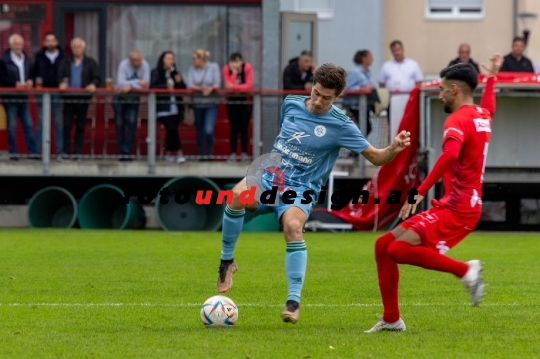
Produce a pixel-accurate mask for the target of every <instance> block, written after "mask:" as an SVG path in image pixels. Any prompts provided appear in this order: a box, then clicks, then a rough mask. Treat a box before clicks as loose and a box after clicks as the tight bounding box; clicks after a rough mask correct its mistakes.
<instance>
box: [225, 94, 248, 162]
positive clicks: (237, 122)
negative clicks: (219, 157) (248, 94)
mask: <svg viewBox="0 0 540 359" xmlns="http://www.w3.org/2000/svg"><path fill="white" fill-rule="evenodd" d="M227 115H228V117H229V125H230V126H231V135H230V138H229V140H230V143H231V153H236V150H237V148H238V133H240V148H241V151H242V152H246V153H247V147H248V127H249V120H250V118H251V106H250V105H244V104H240V105H227Z"/></svg>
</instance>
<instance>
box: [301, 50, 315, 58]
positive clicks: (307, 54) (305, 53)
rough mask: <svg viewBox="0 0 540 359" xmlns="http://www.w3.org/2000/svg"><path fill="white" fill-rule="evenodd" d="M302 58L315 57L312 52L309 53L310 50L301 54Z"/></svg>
mask: <svg viewBox="0 0 540 359" xmlns="http://www.w3.org/2000/svg"><path fill="white" fill-rule="evenodd" d="M302 56H309V57H313V54H312V53H311V51H308V50H304V51H302V52H301V53H300V57H302Z"/></svg>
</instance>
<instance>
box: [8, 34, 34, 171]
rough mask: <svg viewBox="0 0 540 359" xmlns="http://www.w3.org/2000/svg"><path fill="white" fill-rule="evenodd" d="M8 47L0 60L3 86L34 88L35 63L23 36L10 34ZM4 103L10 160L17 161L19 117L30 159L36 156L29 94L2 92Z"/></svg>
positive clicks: (22, 88)
mask: <svg viewBox="0 0 540 359" xmlns="http://www.w3.org/2000/svg"><path fill="white" fill-rule="evenodd" d="M8 42H9V49H8V50H6V51H5V52H4V54H3V55H2V58H1V59H0V85H1V86H3V87H13V88H17V89H21V90H24V89H28V90H29V89H31V88H32V86H33V81H32V75H33V74H32V64H31V63H30V59H29V58H28V57H27V56H26V54H25V53H24V51H23V48H24V39H23V37H22V36H21V35H19V34H13V35H11V36H10V37H9V40H8ZM2 103H3V104H4V109H5V111H6V117H7V138H8V146H9V154H10V159H11V160H14V161H17V160H18V159H19V155H18V153H17V144H16V131H17V117H19V119H20V120H21V123H22V125H23V130H24V139H25V141H26V147H27V150H28V158H32V159H33V158H37V156H36V143H35V141H34V133H33V129H32V119H31V118H30V109H29V107H28V96H27V95H2Z"/></svg>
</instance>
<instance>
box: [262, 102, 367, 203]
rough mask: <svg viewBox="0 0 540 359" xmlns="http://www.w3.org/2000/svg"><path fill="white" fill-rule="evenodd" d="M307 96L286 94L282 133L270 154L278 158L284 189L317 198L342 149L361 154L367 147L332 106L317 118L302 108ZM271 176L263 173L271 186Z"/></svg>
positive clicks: (353, 127) (348, 119)
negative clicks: (307, 192)
mask: <svg viewBox="0 0 540 359" xmlns="http://www.w3.org/2000/svg"><path fill="white" fill-rule="evenodd" d="M308 98H309V97H308V96H294V95H289V96H287V97H286V98H285V100H284V102H283V106H282V108H281V120H280V125H281V132H280V133H279V135H278V137H277V138H276V141H275V142H274V148H273V149H272V152H278V153H280V155H281V159H282V161H281V170H282V171H283V173H284V174H285V186H286V187H303V188H307V189H311V190H313V191H315V193H316V194H317V195H318V193H319V191H320V189H321V187H322V186H323V185H325V184H326V182H327V181H328V177H329V176H330V172H331V171H332V168H333V167H334V164H335V162H336V160H337V158H338V155H339V150H340V148H341V147H344V148H347V149H349V150H351V151H353V152H354V153H361V152H363V151H364V150H365V149H367V148H368V147H369V145H370V144H369V142H368V141H367V140H366V139H365V137H364V136H363V135H362V133H361V132H360V130H359V129H358V127H357V126H356V124H355V123H354V122H353V121H352V120H351V119H350V118H349V117H347V116H346V115H344V114H343V112H341V110H340V109H338V108H337V107H336V106H334V105H332V107H331V109H330V111H328V112H327V113H325V114H321V115H317V114H314V113H311V112H309V111H308V109H307V108H306V105H305V101H306V99H308ZM273 178H274V175H273V174H269V173H268V172H266V173H264V175H263V181H264V182H266V183H272V180H273Z"/></svg>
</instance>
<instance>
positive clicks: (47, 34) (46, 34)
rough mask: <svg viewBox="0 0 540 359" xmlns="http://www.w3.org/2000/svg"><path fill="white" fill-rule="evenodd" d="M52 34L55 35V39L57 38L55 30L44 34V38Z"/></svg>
mask: <svg viewBox="0 0 540 359" xmlns="http://www.w3.org/2000/svg"><path fill="white" fill-rule="evenodd" d="M51 35H52V36H54V38H55V39H56V38H57V37H56V34H55V33H54V32H52V31H49V32H46V33H45V35H44V36H43V38H44V39H46V38H47V36H51Z"/></svg>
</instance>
